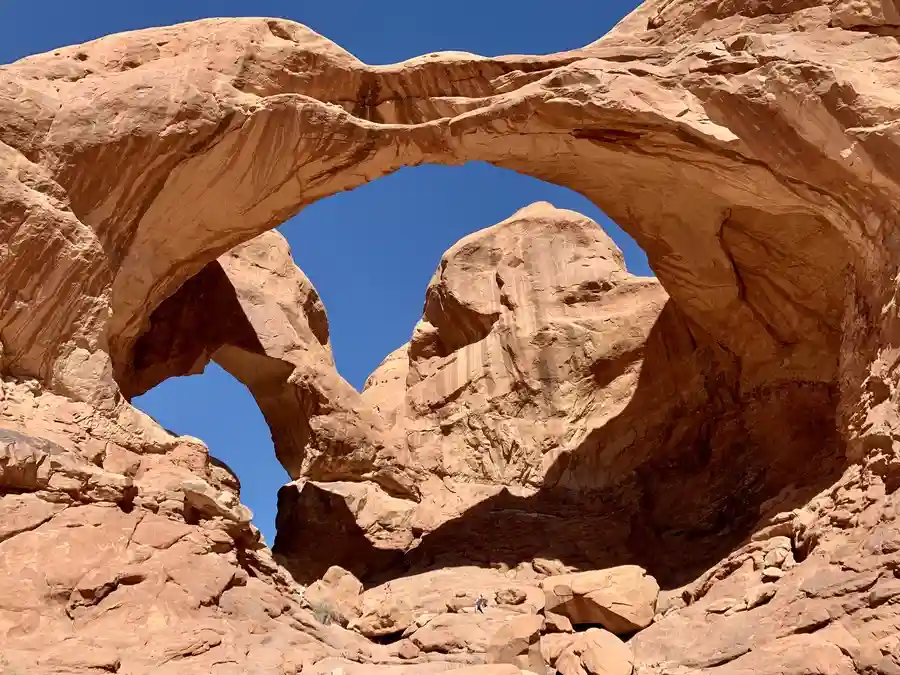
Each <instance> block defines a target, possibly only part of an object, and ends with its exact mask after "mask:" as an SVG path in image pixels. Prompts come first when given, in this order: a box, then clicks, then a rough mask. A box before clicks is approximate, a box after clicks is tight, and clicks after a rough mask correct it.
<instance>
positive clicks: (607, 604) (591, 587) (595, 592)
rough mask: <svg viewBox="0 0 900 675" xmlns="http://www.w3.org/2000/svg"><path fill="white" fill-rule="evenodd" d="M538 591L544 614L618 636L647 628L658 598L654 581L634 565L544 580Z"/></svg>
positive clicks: (654, 611) (657, 585)
mask: <svg viewBox="0 0 900 675" xmlns="http://www.w3.org/2000/svg"><path fill="white" fill-rule="evenodd" d="M541 588H542V589H543V590H544V593H545V594H546V611H548V612H553V613H555V614H560V615H562V616H565V617H567V618H568V619H569V620H570V621H571V622H572V623H573V624H575V625H578V624H599V625H602V626H604V627H605V628H606V629H607V630H609V631H611V632H613V633H615V634H617V635H626V634H629V633H633V632H634V631H636V630H640V629H641V628H646V627H647V626H649V625H650V623H651V622H652V621H653V617H654V615H655V613H656V600H657V597H658V596H659V584H657V583H656V579H654V578H653V577H652V576H650V575H649V574H647V572H646V570H644V569H642V568H640V567H638V566H636V565H623V566H621V567H614V568H611V569H607V570H595V571H590V572H576V573H573V574H563V575H560V576H553V577H547V578H546V579H544V580H543V581H541Z"/></svg>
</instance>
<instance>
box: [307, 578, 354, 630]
mask: <svg viewBox="0 0 900 675" xmlns="http://www.w3.org/2000/svg"><path fill="white" fill-rule="evenodd" d="M362 590H363V586H362V583H361V582H360V581H359V579H357V578H356V577H354V576H353V575H352V574H351V573H350V572H348V571H347V570H345V569H344V568H342V567H338V566H336V565H334V566H332V567H329V568H328V571H327V572H325V576H323V577H322V578H321V579H320V580H319V581H316V582H315V583H313V584H311V585H310V586H308V587H307V588H306V590H305V591H304V593H303V602H304V604H305V605H306V606H307V607H309V608H310V609H311V610H312V612H313V614H315V615H316V616H317V617H318V618H319V619H320V620H321V621H322V622H323V623H330V622H331V621H335V622H337V623H339V624H340V625H342V626H346V625H347V624H349V623H350V622H351V621H353V620H354V619H356V618H358V617H359V615H360V610H359V604H360V597H359V596H360V593H362Z"/></svg>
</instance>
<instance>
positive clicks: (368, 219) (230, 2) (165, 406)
mask: <svg viewBox="0 0 900 675" xmlns="http://www.w3.org/2000/svg"><path fill="white" fill-rule="evenodd" d="M637 4H638V3H637V1H636V0H607V1H605V2H597V0H566V1H565V2H562V3H548V2H547V1H546V0H493V1H492V2H487V3H485V2H483V1H482V0H456V1H455V2H454V3H452V4H450V5H448V4H446V3H428V2H412V0H384V1H382V2H378V3H373V2H368V1H363V0H356V1H352V0H351V2H343V3H333V2H320V1H317V2H304V1H302V0H299V1H298V0H292V1H291V2H288V1H287V0H254V2H249V1H248V0H156V1H155V2H152V3H141V2H137V3H134V2H132V3H127V2H126V3H123V2H118V1H113V0H92V1H91V2H87V3H73V2H71V0H45V1H44V2H41V3H33V2H32V3H27V2H7V3H0V37H2V39H0V63H8V62H11V61H14V60H16V59H19V58H22V57H24V56H27V55H30V54H35V53H40V52H44V51H51V50H53V49H55V48H57V47H62V46H65V45H69V44H77V43H80V42H85V41H88V40H92V39H95V38H98V37H101V36H103V35H107V34H110V33H115V32H120V31H126V30H134V29H139V28H146V27H150V26H160V25H167V24H174V23H179V22H183V21H190V20H193V19H199V18H205V17H222V16H273V17H283V18H287V19H293V20H295V21H299V22H301V23H304V24H306V25H308V26H310V27H311V28H313V29H314V30H316V31H318V32H319V33H321V34H323V35H325V36H326V37H328V38H330V39H332V40H334V41H335V42H337V43H338V44H339V45H341V46H342V47H344V48H345V49H347V50H349V51H350V52H352V53H353V54H355V55H356V56H357V57H359V58H360V59H362V60H364V61H366V62H368V63H372V64H383V63H393V62H396V61H400V60H403V59H407V58H411V57H414V56H417V55H420V54H424V53H429V52H434V51H439V50H457V51H469V52H474V53H478V54H483V55H486V56H492V55H499V54H513V53H519V54H522V53H525V54H527V53H532V54H543V53H551V52H556V51H561V50H566V49H573V48H578V47H581V46H583V45H585V44H587V43H589V42H592V41H594V40H596V39H598V38H599V37H601V36H602V35H603V34H604V33H606V32H607V31H608V30H609V29H610V28H611V27H612V26H613V25H614V24H615V23H616V22H617V21H618V20H619V19H620V18H622V17H623V16H624V15H625V14H627V13H628V12H629V11H631V10H632V9H633V8H634V7H635V6H636V5H637ZM535 201H549V202H551V203H552V204H554V205H555V206H558V207H561V208H570V209H573V210H576V211H580V212H582V213H584V214H586V215H588V216H590V217H591V218H593V219H594V220H597V221H598V222H600V223H601V224H603V226H604V227H605V228H606V229H607V231H608V232H609V234H610V235H611V236H612V237H613V238H614V239H615V240H616V242H617V243H618V244H619V246H620V248H622V249H623V251H624V253H625V256H626V262H627V264H628V266H629V268H630V269H631V271H632V272H634V273H637V274H646V273H648V272H649V270H648V268H647V266H646V258H645V257H644V256H643V253H642V252H641V251H640V249H638V248H637V246H635V245H634V243H633V242H631V240H630V239H629V238H627V236H625V235H623V233H622V232H621V230H619V229H618V228H617V227H615V226H614V225H612V224H610V223H609V221H607V220H606V219H605V218H604V217H603V215H602V213H600V211H599V210H598V209H597V208H596V207H594V206H593V205H592V204H591V203H590V202H589V201H588V200H587V199H585V198H583V197H581V196H580V195H577V194H576V193H574V192H571V191H569V190H566V189H564V188H560V187H556V186H553V185H549V184H547V183H543V182H541V181H538V180H535V179H533V178H529V177H527V176H522V175H519V174H515V173H513V172H511V171H504V170H501V169H496V168H494V167H491V166H489V165H486V164H483V163H476V162H473V163H469V164H467V165H464V166H461V167H433V166H425V167H416V168H412V169H404V170H401V171H399V172H397V173H396V174H393V175H391V176H387V177H385V178H381V179H379V180H377V181H375V182H373V183H370V184H368V185H365V186H362V187H361V188H357V189H356V190H354V191H353V192H350V193H344V194H341V195H335V196H334V197H331V198H329V199H327V200H323V201H321V202H318V203H316V204H314V205H312V206H311V207H309V208H307V209H306V210H304V211H303V212H302V213H301V214H300V215H299V216H297V218H295V219H292V220H291V221H288V222H287V223H285V224H284V225H282V227H281V228H279V229H280V230H281V231H282V232H283V233H284V234H285V235H286V236H287V237H288V239H289V241H290V243H291V246H292V249H293V253H294V257H295V260H296V261H297V263H298V264H299V266H300V267H301V269H303V270H304V272H306V274H307V275H308V276H309V277H310V278H311V279H312V281H313V283H314V284H315V285H316V287H317V289H318V291H319V293H320V294H321V295H322V297H323V300H324V302H325V305H326V308H327V311H328V315H329V320H330V324H331V336H332V345H333V349H334V352H335V359H336V361H337V365H338V368H339V370H340V372H341V374H342V375H344V377H345V378H347V379H348V380H349V381H350V382H351V383H352V384H353V385H355V386H357V387H360V386H361V385H362V383H363V382H364V381H365V378H366V377H367V376H368V374H369V373H370V372H371V370H372V369H373V368H374V367H375V366H376V365H377V364H378V363H379V362H380V360H381V359H382V358H383V357H384V356H386V355H387V354H388V353H389V352H390V351H391V350H393V349H394V348H395V347H398V346H399V345H401V344H402V343H404V342H405V341H406V340H407V339H408V338H409V336H410V333H411V331H412V328H413V325H414V324H415V322H416V320H417V319H418V318H419V315H420V314H421V310H422V300H423V297H424V292H425V286H426V284H427V283H428V280H429V279H430V277H431V274H432V272H433V271H434V268H435V265H436V264H437V262H438V260H439V258H440V255H441V254H442V253H443V252H444V251H445V250H446V249H447V248H448V247H449V246H450V245H452V244H453V243H455V242H456V241H457V240H459V239H460V238H461V237H462V236H464V235H466V234H468V233H470V232H473V231H475V230H478V229H481V228H484V227H488V226H490V225H492V224H494V223H496V222H498V221H500V220H502V219H504V218H506V217H507V216H509V215H511V214H512V213H513V212H514V211H516V210H517V209H518V208H521V207H522V206H526V205H527V204H530V203H533V202H535ZM135 403H136V404H137V405H138V406H139V407H141V408H142V409H143V410H145V411H147V412H148V413H150V414H151V415H153V416H154V417H155V418H156V419H157V420H158V421H159V422H160V423H161V424H163V425H164V426H165V427H166V428H168V429H171V430H173V431H175V432H178V433H182V434H190V435H193V436H197V437H198V438H201V439H202V440H203V441H205V442H206V443H207V444H208V445H209V447H210V448H211V451H212V453H213V454H214V455H215V456H217V457H219V458H220V459H222V460H223V461H224V462H225V463H226V464H228V465H229V466H230V467H231V468H232V469H233V470H234V471H235V472H236V473H237V474H238V477H239V478H240V480H241V483H242V499H243V501H244V502H245V503H246V504H247V505H249V506H250V507H251V508H252V509H253V511H254V513H255V516H256V517H255V522H256V524H257V525H258V526H259V527H260V528H261V529H262V531H263V532H264V534H265V535H266V540H267V541H268V542H269V543H271V542H272V541H273V540H274V518H275V500H276V492H277V489H278V487H279V486H280V485H281V484H282V483H283V482H284V481H285V480H286V479H287V475H286V473H285V472H284V470H283V469H282V468H281V466H280V465H279V464H278V462H277V460H276V459H275V454H274V450H273V448H272V443H271V438H270V435H269V431H268V428H267V427H266V425H265V422H264V420H263V418H262V415H261V413H260V412H259V410H258V408H257V407H256V404H255V402H254V400H253V398H252V397H251V395H250V393H249V391H247V389H246V388H245V387H244V386H243V385H242V384H241V383H239V382H238V381H237V380H235V379H234V378H232V377H231V376H230V375H229V374H227V373H226V372H225V371H224V370H222V369H221V368H219V367H218V366H216V365H210V366H209V367H208V368H207V370H206V372H205V373H204V374H203V375H199V376H193V377H189V378H173V379H170V380H168V381H166V382H163V383H162V384H161V385H159V386H158V387H156V388H154V389H153V390H151V391H150V392H148V393H147V394H145V395H144V396H142V397H139V398H138V399H135Z"/></svg>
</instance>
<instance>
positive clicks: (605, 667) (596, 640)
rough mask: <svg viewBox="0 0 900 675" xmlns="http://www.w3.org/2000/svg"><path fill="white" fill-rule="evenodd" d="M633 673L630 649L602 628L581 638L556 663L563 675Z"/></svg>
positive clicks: (583, 634) (557, 668)
mask: <svg viewBox="0 0 900 675" xmlns="http://www.w3.org/2000/svg"><path fill="white" fill-rule="evenodd" d="M633 669H634V657H633V655H632V653H631V650H630V649H629V648H628V645H626V644H625V643H624V642H622V641H621V640H620V639H619V638H618V637H616V636H615V635H613V634H612V633H610V632H609V631H606V630H602V629H599V628H591V629H589V630H587V631H586V632H584V633H581V634H579V635H578V636H577V637H576V638H575V640H573V641H572V643H571V644H570V645H569V646H568V647H567V648H566V649H565V650H564V651H563V652H562V654H560V656H559V658H558V659H557V660H556V670H557V672H558V673H560V675H631V673H632V671H633Z"/></svg>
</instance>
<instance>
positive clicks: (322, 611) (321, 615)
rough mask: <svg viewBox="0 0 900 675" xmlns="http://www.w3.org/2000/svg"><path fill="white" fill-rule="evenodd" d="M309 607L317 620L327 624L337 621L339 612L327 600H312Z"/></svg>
mask: <svg viewBox="0 0 900 675" xmlns="http://www.w3.org/2000/svg"><path fill="white" fill-rule="evenodd" d="M309 609H310V611H311V612H312V613H313V616H314V617H315V618H316V621H318V622H319V623H321V624H323V625H325V626H327V625H329V624H330V623H332V622H336V621H337V614H336V613H335V611H334V609H333V608H332V607H331V605H329V604H328V603H327V602H311V603H309Z"/></svg>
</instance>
